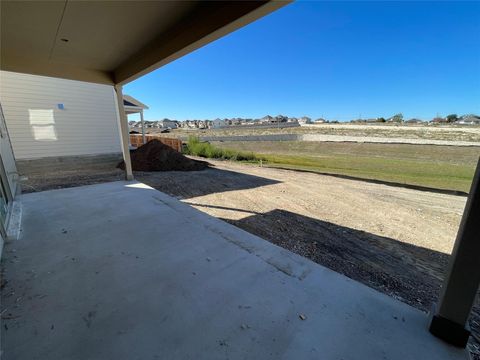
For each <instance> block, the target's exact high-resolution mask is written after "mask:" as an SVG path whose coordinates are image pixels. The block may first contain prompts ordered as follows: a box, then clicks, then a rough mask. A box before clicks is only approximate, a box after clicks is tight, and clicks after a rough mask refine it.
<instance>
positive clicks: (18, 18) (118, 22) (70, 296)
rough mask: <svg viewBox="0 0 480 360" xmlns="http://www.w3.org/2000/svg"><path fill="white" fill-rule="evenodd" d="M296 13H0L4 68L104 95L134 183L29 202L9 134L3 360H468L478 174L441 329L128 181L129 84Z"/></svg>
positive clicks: (99, 8) (32, 8)
mask: <svg viewBox="0 0 480 360" xmlns="http://www.w3.org/2000/svg"><path fill="white" fill-rule="evenodd" d="M287 4H288V2H284V1H258V2H254V1H253V2H250V1H234V2H228V1H218V2H203V1H187V2H160V1H158V2H151V1H119V2H68V1H58V2H48V1H37V2H18V1H12V2H10V1H2V3H1V7H2V8H1V54H0V55H1V59H0V60H1V61H0V65H1V69H2V70H6V71H12V72H20V73H29V74H38V75H43V76H51V77H59V78H66V79H71V80H79V81H86V82H93V83H100V84H105V85H107V86H110V87H111V90H112V96H115V98H116V107H117V118H118V122H119V128H120V129H121V142H122V150H123V157H124V161H125V168H126V170H125V178H126V180H127V181H126V182H112V183H106V184H101V185H92V186H85V187H77V188H70V189H63V190H54V191H45V192H40V193H35V194H26V195H20V192H19V191H18V187H19V186H18V180H19V177H18V172H17V170H16V168H15V161H14V157H13V152H12V150H11V146H10V144H9V137H8V131H6V130H5V131H4V130H3V127H0V130H2V131H1V135H2V136H1V137H0V148H1V149H2V152H1V156H0V160H1V161H0V185H1V186H2V199H6V201H7V204H6V205H5V207H4V208H5V209H6V210H7V215H6V216H3V215H2V216H1V218H0V220H2V221H0V237H1V239H7V242H6V244H5V249H4V250H5V251H4V254H3V258H2V262H3V268H4V276H3V277H4V279H3V280H4V282H3V292H2V344H1V345H2V351H3V355H4V357H5V358H6V359H49V360H50V359H107V358H111V359H137V358H138V359H155V358H158V359H190V358H191V359H199V358H204V359H217V358H218V359H219V358H222V359H224V358H230V359H264V358H272V359H278V358H281V359H299V358H303V359H308V358H311V359H318V358H324V359H357V358H362V359H438V360H443V359H464V358H465V357H466V356H467V354H466V352H465V350H464V349H463V347H464V346H465V344H466V342H467V341H468V337H469V335H470V333H469V330H468V325H467V322H468V317H469V314H470V309H471V306H472V303H473V300H474V298H475V295H476V292H477V289H478V284H479V282H480V269H479V268H478V262H479V259H480V243H479V241H478V218H479V216H480V195H479V194H480V193H479V191H478V188H479V186H480V185H479V181H480V171H479V170H478V167H477V174H476V176H475V180H474V183H473V185H472V190H471V192H470V197H469V200H468V203H467V207H466V210H465V213H464V216H463V221H462V225H461V228H460V230H459V233H458V238H457V241H456V245H455V249H454V252H453V255H452V260H451V266H450V270H449V273H448V274H447V276H446V281H445V285H444V289H443V294H442V296H441V298H440V300H439V306H438V308H437V309H436V310H434V311H433V312H432V315H433V316H432V320H429V318H428V317H427V315H426V314H424V313H422V312H420V311H418V310H416V309H413V308H412V307H409V306H407V305H405V304H403V303H401V302H399V301H397V300H395V299H392V298H389V297H387V296H385V295H382V294H380V293H378V292H376V291H374V290H372V289H370V288H368V287H365V286H364V285H361V284H359V283H357V282H355V281H352V280H350V279H348V278H345V277H343V276H342V275H339V274H337V273H335V272H332V271H330V270H328V269H326V268H324V267H322V266H319V265H316V264H314V263H312V262H310V261H308V260H306V259H304V258H302V257H299V256H297V255H294V254H292V253H290V252H288V251H286V250H283V249H280V248H278V247H276V246H274V245H272V244H270V243H267V242H266V241H263V240H262V239H260V238H258V237H255V236H253V235H250V234H248V233H246V232H244V231H242V230H240V229H238V228H236V227H233V226H231V225H228V224H226V223H224V222H222V221H220V220H217V219H214V218H212V217H210V216H208V215H205V214H202V213H200V212H198V211H196V210H194V209H193V208H191V207H189V206H187V205H185V204H182V203H180V202H179V201H177V200H175V199H173V198H170V197H168V196H167V195H165V194H163V193H160V192H158V191H156V190H153V189H151V188H149V187H148V186H146V185H144V184H141V183H138V182H134V181H132V180H133V172H132V168H131V162H130V152H129V146H128V124H127V118H126V114H125V108H124V102H123V99H124V97H123V94H122V86H123V85H124V84H126V83H128V82H130V81H133V80H135V79H137V78H138V77H140V76H142V75H144V74H147V73H148V72H150V71H152V70H155V69H157V68H159V67H161V66H163V65H165V64H167V63H169V62H171V61H174V60H175V59H178V58H179V57H181V56H183V55H186V54H188V53H190V52H192V51H193V50H195V49H198V48H199V47H201V46H204V45H206V44H208V43H210V42H211V41H214V40H216V39H218V38H220V37H222V36H224V35H226V34H229V33H230V32H232V31H235V30H236V29H239V28H241V27H242V26H245V25H247V24H249V23H251V22H253V21H255V20H257V19H259V18H261V17H263V16H265V15H267V14H269V13H271V12H273V11H275V10H277V9H279V8H281V7H283V6H285V5H287ZM132 14H135V16H136V17H135V21H131V19H132ZM105 19H108V20H109V21H105ZM127 22H128V23H129V26H128V27H127V26H125V24H126V23H127ZM119 39H120V40H119ZM92 54H95V56H92ZM1 120H2V121H1V123H0V125H1V126H3V124H4V121H3V120H4V119H3V115H2V118H1ZM192 186H194V184H192ZM14 204H15V205H14ZM14 208H16V209H19V208H22V209H23V211H22V213H23V218H22V222H21V223H20V222H19V221H12V220H11V219H12V218H15V219H17V220H18V217H12V216H11V215H10V214H11V213H12V209H14ZM12 223H17V224H19V226H20V228H19V229H20V232H19V236H18V238H16V237H15V238H12V237H11V236H8V234H9V232H7V231H6V230H7V228H8V227H9V225H12ZM7 237H8V238H7ZM429 329H430V332H429V331H428V330H429ZM432 333H433V334H435V335H436V336H437V337H436V336H434V335H432ZM441 339H442V340H441ZM450 344H454V345H456V346H457V347H454V346H452V345H450Z"/></svg>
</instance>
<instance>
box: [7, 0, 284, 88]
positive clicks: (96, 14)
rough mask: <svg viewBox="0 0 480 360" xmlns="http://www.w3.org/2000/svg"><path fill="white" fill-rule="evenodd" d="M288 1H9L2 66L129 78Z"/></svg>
mask: <svg viewBox="0 0 480 360" xmlns="http://www.w3.org/2000/svg"><path fill="white" fill-rule="evenodd" d="M288 3H289V1H233V2H231V1H211V2H210V1H102V2H93V1H92V2H90V1H88V2H83V1H68V0H65V1H27V2H24V1H2V2H1V52H0V54H1V55H0V64H1V65H0V68H1V69H2V70H7V71H14V72H22V73H30V74H36V75H44V76H53V77H60V78H66V79H73V80H81V81H89V82H96V83H104V84H120V85H122V84H125V83H127V82H129V81H132V80H134V79H136V78H138V77H140V76H141V75H144V74H146V73H148V72H150V71H152V70H155V69H157V68H158V67H160V66H163V65H165V64H167V63H169V62H171V61H173V60H175V59H177V58H179V57H181V56H183V55H185V54H187V53H189V52H191V51H193V50H195V49H197V48H199V47H201V46H203V45H205V44H208V43H209V42H211V41H213V40H216V39H218V38H220V37H222V36H224V35H226V34H228V33H230V32H232V31H234V30H236V29H238V28H240V27H242V26H244V25H247V24H249V23H251V22H253V21H254V20H257V19H259V18H261V17H263V16H265V15H267V14H269V13H270V12H273V11H275V10H277V9H278V8H280V7H282V6H284V5H286V4H288Z"/></svg>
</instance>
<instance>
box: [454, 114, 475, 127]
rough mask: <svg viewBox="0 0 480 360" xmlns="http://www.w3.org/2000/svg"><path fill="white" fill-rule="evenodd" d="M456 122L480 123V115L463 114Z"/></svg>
mask: <svg viewBox="0 0 480 360" xmlns="http://www.w3.org/2000/svg"><path fill="white" fill-rule="evenodd" d="M455 124H460V125H480V116H478V115H473V114H469V115H463V116H461V117H460V119H458V120H457V121H455Z"/></svg>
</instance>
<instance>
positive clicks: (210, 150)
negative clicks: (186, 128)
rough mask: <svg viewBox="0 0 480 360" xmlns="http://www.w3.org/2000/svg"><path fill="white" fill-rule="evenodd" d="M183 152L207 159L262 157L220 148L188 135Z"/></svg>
mask: <svg viewBox="0 0 480 360" xmlns="http://www.w3.org/2000/svg"><path fill="white" fill-rule="evenodd" d="M185 154H187V155H193V156H200V157H204V158H209V159H224V160H234V161H252V162H253V161H260V160H264V159H263V157H258V156H257V155H255V154H254V153H253V152H240V151H236V150H231V149H221V148H218V147H216V146H214V145H212V144H210V143H208V142H201V141H200V140H199V138H198V137H196V136H190V137H189V138H188V141H187V146H186V149H185Z"/></svg>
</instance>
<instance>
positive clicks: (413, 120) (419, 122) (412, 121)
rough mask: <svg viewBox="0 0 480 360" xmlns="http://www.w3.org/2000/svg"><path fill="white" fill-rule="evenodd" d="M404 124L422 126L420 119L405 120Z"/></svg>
mask: <svg viewBox="0 0 480 360" xmlns="http://www.w3.org/2000/svg"><path fill="white" fill-rule="evenodd" d="M405 124H410V125H411V124H423V121H422V120H420V119H415V118H413V119H409V120H406V121H405Z"/></svg>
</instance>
